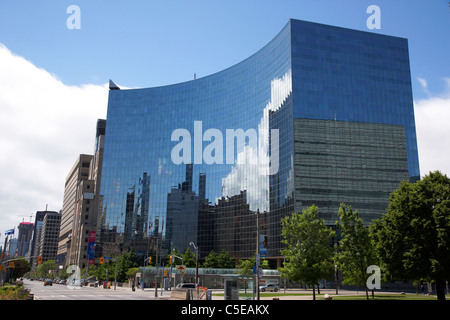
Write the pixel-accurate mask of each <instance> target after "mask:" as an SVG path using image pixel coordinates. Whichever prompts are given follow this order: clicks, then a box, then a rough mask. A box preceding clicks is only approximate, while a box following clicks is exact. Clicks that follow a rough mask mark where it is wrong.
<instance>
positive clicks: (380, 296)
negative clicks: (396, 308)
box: [318, 294, 450, 301]
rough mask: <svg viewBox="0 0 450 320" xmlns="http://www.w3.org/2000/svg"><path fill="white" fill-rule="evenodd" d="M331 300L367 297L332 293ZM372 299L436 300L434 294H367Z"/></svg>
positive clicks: (362, 298)
mask: <svg viewBox="0 0 450 320" xmlns="http://www.w3.org/2000/svg"><path fill="white" fill-rule="evenodd" d="M449 298H450V296H449V295H447V296H446V299H449ZM318 300H324V299H323V297H320V299H318ZM333 300H339V301H340V300H361V301H362V300H367V297H366V295H365V294H363V295H354V296H339V295H338V296H335V295H333ZM372 300H379V301H381V300H382V301H388V300H391V301H394V300H397V301H411V300H433V301H436V300H437V298H436V296H433V295H431V296H425V295H421V294H378V295H377V294H375V297H374V299H372V295H371V294H369V301H372Z"/></svg>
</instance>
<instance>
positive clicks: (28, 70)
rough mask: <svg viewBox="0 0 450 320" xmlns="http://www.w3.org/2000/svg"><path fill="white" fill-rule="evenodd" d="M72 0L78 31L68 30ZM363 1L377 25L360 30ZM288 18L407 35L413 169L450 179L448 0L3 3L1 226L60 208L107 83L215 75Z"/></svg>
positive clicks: (100, 114)
mask: <svg viewBox="0 0 450 320" xmlns="http://www.w3.org/2000/svg"><path fill="white" fill-rule="evenodd" d="M70 5H77V6H78V7H79V8H80V22H81V24H80V26H81V28H80V29H74V30H71V29H69V28H68V27H67V25H66V21H67V19H68V18H69V17H70V16H71V14H70V13H67V12H66V11H67V8H68V7H69V6H70ZM370 5H377V6H379V8H380V10H381V11H380V12H381V29H379V30H369V29H368V28H367V25H366V21H367V19H368V18H369V16H370V15H371V14H368V13H366V10H367V8H368V7H369V6H370ZM289 18H294V19H300V20H307V21H312V22H318V23H324V24H329V25H335V26H340V27H346V28H351V29H357V30H363V31H367V32H376V33H382V34H386V35H392V36H398V37H404V38H407V39H408V41H409V49H410V60H411V79H412V84H413V94H414V101H415V114H416V125H417V130H418V144H419V162H420V165H421V171H422V174H424V172H425V173H426V172H427V171H428V170H441V171H443V172H445V173H447V174H450V165H449V161H448V159H449V158H450V154H449V151H448V150H450V148H449V147H450V137H449V133H448V132H447V131H449V130H448V129H447V126H448V119H450V110H449V109H450V63H449V56H450V55H449V52H450V7H449V1H448V0H431V1H430V0H414V1H410V0H395V1H392V0H387V1H382V0H370V1H365V0H341V1H337V0H314V1H311V0H307V1H305V0H278V1H275V0H241V1H235V0H227V1H225V0H222V1H214V0H202V1H200V0H198V1H197V0H195V1H194V0H180V1H172V0H164V1H162V0H161V1H152V0H145V1H137V0H134V1H133V0H131V1H117V0H95V1H92V0H87V1H77V0H70V1H65V0H46V1H44V0H39V1H37V0H21V1H17V0H0V112H1V114H2V117H1V119H0V149H1V150H2V152H1V153H0V180H1V181H2V183H1V184H0V232H2V233H3V232H4V230H6V229H10V228H12V227H14V226H17V225H18V223H19V222H21V221H22V219H23V218H22V216H27V215H28V216H29V215H30V214H31V213H32V212H35V211H36V210H43V209H45V205H46V204H48V205H49V209H50V210H60V209H61V207H62V202H63V192H64V180H65V178H66V175H67V173H68V171H69V170H70V168H71V167H72V165H73V162H74V161H75V158H76V157H77V155H78V154H80V153H92V151H93V147H94V139H93V137H94V134H95V122H96V119H97V118H105V117H106V106H107V91H108V90H107V87H106V84H107V82H108V80H109V79H113V80H114V81H115V82H116V83H117V84H119V85H121V86H125V87H128V88H134V87H153V86H161V85H167V84H173V83H178V82H183V81H187V80H191V79H192V78H193V75H194V73H196V74H197V77H202V76H206V75H209V74H212V73H215V72H217V71H220V70H223V69H225V68H227V67H230V66H232V65H234V64H236V63H238V62H240V61H241V60H243V59H245V58H247V57H248V56H250V55H251V54H253V53H255V52H256V51H258V50H259V49H261V48H262V47H263V46H264V45H265V44H267V43H268V42H269V41H270V40H271V39H272V38H273V37H274V36H275V35H276V34H277V33H278V32H279V31H280V30H281V29H282V28H283V26H284V25H285V24H286V23H287V22H288V19H289ZM8 154H9V155H11V154H14V156H13V157H11V156H8ZM24 219H25V221H29V219H27V218H24ZM3 237H4V236H3ZM3 237H1V238H0V243H2V239H4V238H3Z"/></svg>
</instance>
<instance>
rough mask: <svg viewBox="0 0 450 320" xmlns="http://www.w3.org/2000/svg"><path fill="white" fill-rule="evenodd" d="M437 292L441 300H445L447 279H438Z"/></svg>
mask: <svg viewBox="0 0 450 320" xmlns="http://www.w3.org/2000/svg"><path fill="white" fill-rule="evenodd" d="M436 294H437V299H438V300H439V301H445V280H442V279H439V280H438V279H436Z"/></svg>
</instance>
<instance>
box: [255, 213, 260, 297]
mask: <svg viewBox="0 0 450 320" xmlns="http://www.w3.org/2000/svg"><path fill="white" fill-rule="evenodd" d="M259 259H260V254H259V209H258V210H257V211H256V300H259V262H260V261H259Z"/></svg>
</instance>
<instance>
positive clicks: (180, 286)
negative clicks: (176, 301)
mask: <svg viewBox="0 0 450 320" xmlns="http://www.w3.org/2000/svg"><path fill="white" fill-rule="evenodd" d="M176 289H180V290H182V289H195V283H179V284H178V285H177V286H176Z"/></svg>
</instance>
